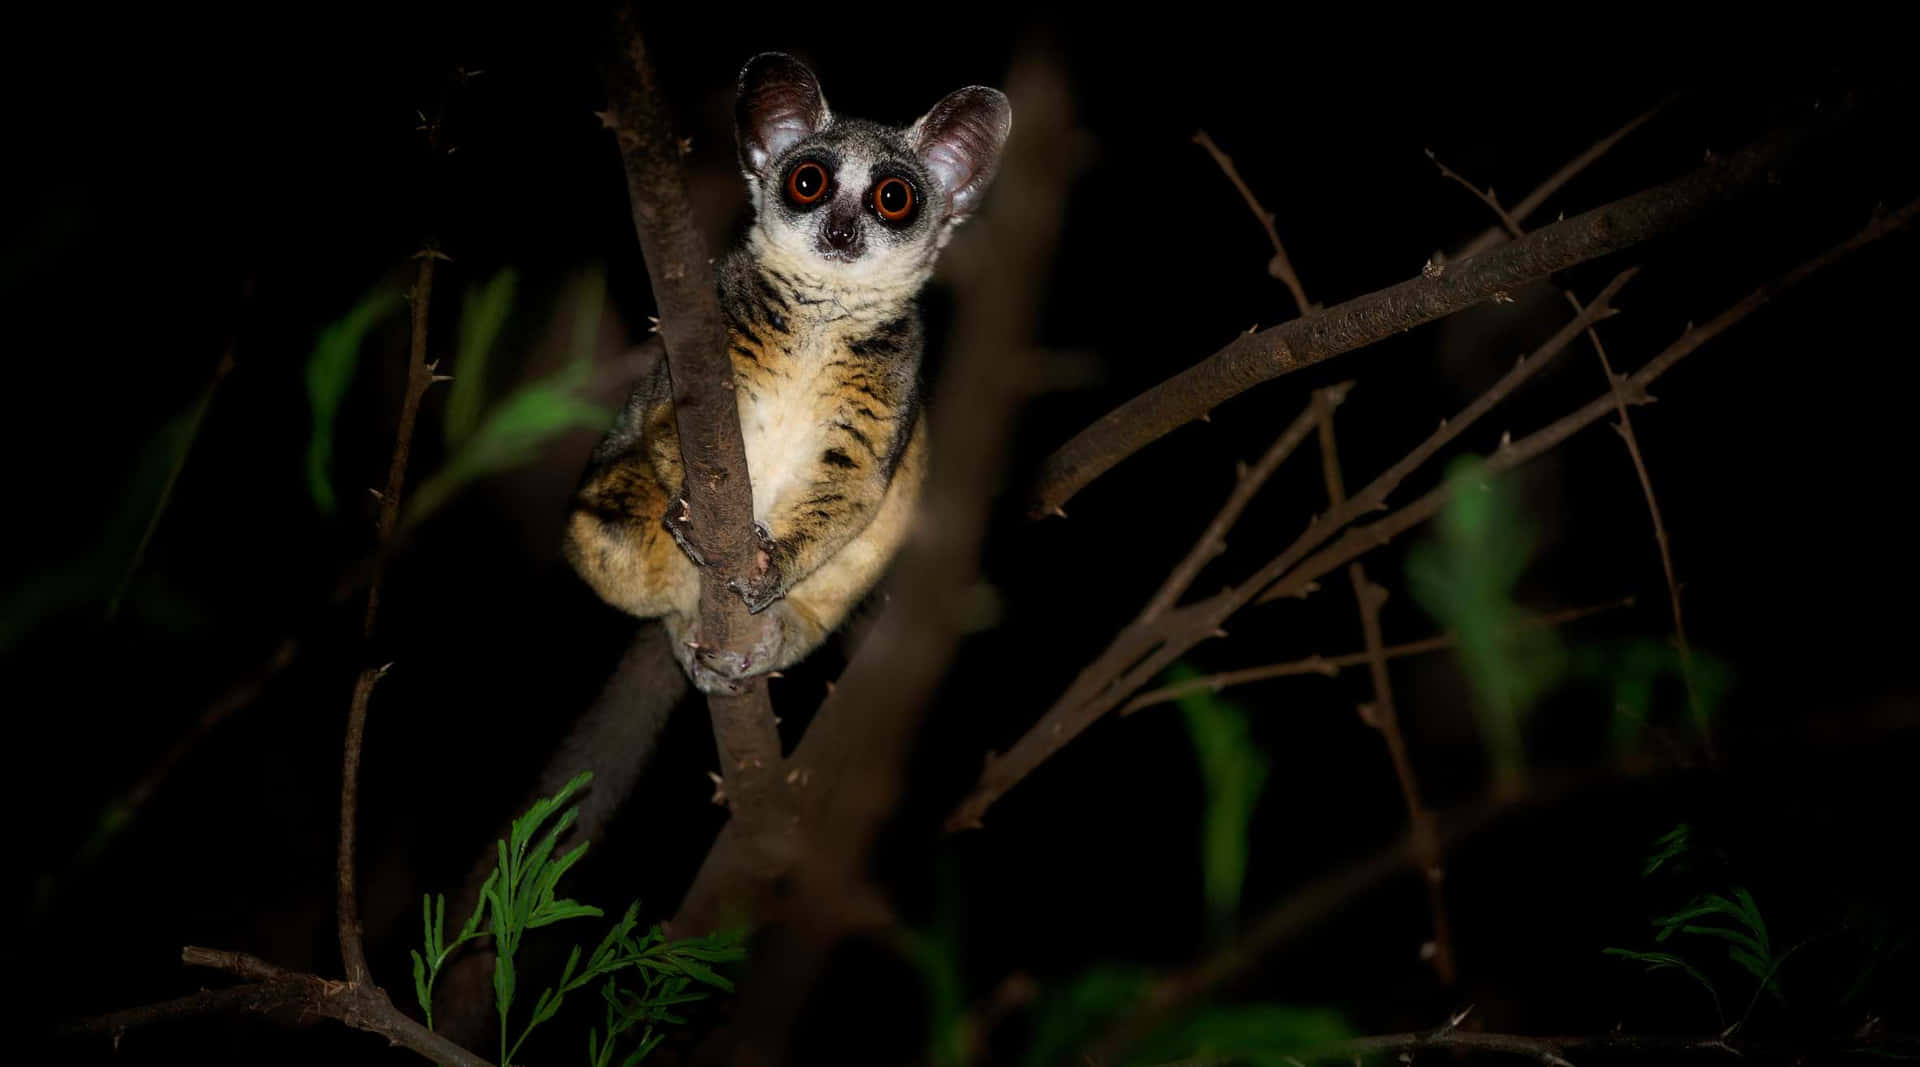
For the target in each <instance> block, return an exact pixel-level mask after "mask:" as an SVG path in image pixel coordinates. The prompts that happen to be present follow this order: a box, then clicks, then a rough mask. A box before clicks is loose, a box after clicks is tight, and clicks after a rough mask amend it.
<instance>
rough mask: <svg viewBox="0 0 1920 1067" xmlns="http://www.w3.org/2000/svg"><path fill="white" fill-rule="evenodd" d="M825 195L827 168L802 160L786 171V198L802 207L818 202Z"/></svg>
mask: <svg viewBox="0 0 1920 1067" xmlns="http://www.w3.org/2000/svg"><path fill="white" fill-rule="evenodd" d="M825 195H827V168H825V167H823V166H821V165H820V164H818V163H815V162H814V161H812V160H810V159H809V160H804V161H802V162H800V163H797V164H795V165H794V168H793V169H792V170H790V171H788V172H787V199H788V200H791V201H793V202H794V203H795V204H798V205H800V206H802V207H805V206H806V205H808V204H815V203H819V201H820V198H821V197H823V196H825Z"/></svg>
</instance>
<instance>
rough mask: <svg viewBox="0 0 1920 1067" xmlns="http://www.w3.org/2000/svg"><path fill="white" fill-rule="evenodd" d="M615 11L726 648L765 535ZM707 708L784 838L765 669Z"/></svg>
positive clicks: (742, 800) (637, 57)
mask: <svg viewBox="0 0 1920 1067" xmlns="http://www.w3.org/2000/svg"><path fill="white" fill-rule="evenodd" d="M616 20H617V33H618V37H619V42H620V47H621V54H620V56H619V57H618V58H617V59H616V60H615V61H614V62H613V63H611V64H610V65H609V67H608V77H607V80H608V95H609V97H610V102H609V104H608V106H607V110H606V112H605V113H603V116H602V118H603V119H604V121H605V122H606V123H607V125H608V126H609V127H610V128H611V129H612V130H613V132H614V136H615V138H616V139H617V140H618V142H619V145H620V158H621V162H622V163H623V164H624V165H625V167H626V172H627V193H628V196H629V198H630V200H631V201H632V206H633V227H634V231H635V232H636V233H637V234H638V235H639V238H640V251H641V254H642V255H643V256H644V257H645V259H646V264H647V279H648V281H649V282H651V283H652V287H653V297H654V302H655V304H657V305H658V307H659V311H660V337H661V340H662V341H663V342H665V344H666V350H667V367H668V371H669V374H670V375H671V377H672V380H673V411H674V422H675V425H676V426H677V428H678V430H679V435H680V453H681V457H682V460H683V461H684V464H685V467H686V471H687V496H688V504H689V506H690V508H691V512H692V516H693V535H694V536H695V537H696V538H698V539H699V540H700V541H701V542H702V543H701V545H700V548H701V551H702V553H703V554H704V555H705V556H706V558H707V560H708V565H707V566H705V567H703V568H701V570H700V620H699V625H698V628H697V630H696V633H698V635H699V640H700V642H701V643H702V644H704V645H709V646H712V647H715V648H722V649H731V648H734V647H735V645H736V644H737V643H738V642H739V641H741V640H743V639H744V638H745V636H746V635H747V633H748V632H749V627H748V613H747V606H746V603H745V601H743V600H742V599H741V598H740V597H739V596H737V595H736V594H734V593H733V592H731V591H729V590H728V588H727V580H728V579H729V578H731V577H738V576H744V575H745V574H747V573H748V569H749V568H750V567H751V566H752V562H753V556H754V552H755V551H756V549H757V547H758V541H757V540H756V539H755V537H754V534H753V489H752V485H751V482H750V481H749V477H748V471H747V454H746V445H745V444H744V442H743V439H742V438H741V435H740V416H739V409H738V406H737V402H736V400H735V398H734V392H733V366H732V363H731V361H730V359H729V358H728V356H727V349H726V323H725V320H724V319H723V318H722V317H721V313H720V299H719V295H718V293H717V291H716V290H715V288H714V279H713V268H712V260H711V259H710V257H709V256H708V254H707V247H706V241H705V240H704V239H703V238H702V237H701V235H700V231H699V229H698V228H697V227H696V226H695V225H694V219H693V210H692V208H691V207H690V206H689V204H688V201H687V176H686V171H685V168H684V167H683V166H682V164H681V161H680V142H679V140H678V138H676V137H675V136H674V133H673V127H672V121H671V118H670V116H669V114H668V112H667V107H666V103H665V99H664V97H663V96H662V95H661V92H660V87H659V85H658V83H657V81H656V79H655V75H654V71H653V65H652V62H651V61H650V60H649V59H648V56H647V46H646V41H645V39H644V38H643V37H642V35H641V33H640V29H639V27H638V25H637V24H636V22H635V16H634V14H633V12H632V11H631V10H630V9H629V8H628V7H627V6H626V5H622V6H621V7H620V10H619V13H618V14H617V15H616ZM707 707H708V711H709V712H710V713H711V715H712V718H713V734H714V740H715V742H716V743H717V744H718V746H719V750H720V773H721V774H722V775H723V776H724V779H725V786H724V793H725V796H726V798H727V804H728V807H729V809H730V810H731V811H732V812H733V814H734V817H735V818H736V819H737V820H741V821H743V822H744V823H745V824H746V825H747V827H748V828H749V830H750V831H751V834H750V838H751V841H750V844H751V845H752V847H753V850H754V851H756V852H764V851H769V850H772V849H775V848H778V847H780V846H779V840H780V837H781V835H783V834H784V832H785V826H784V825H783V824H784V823H785V822H786V820H784V819H781V818H779V817H778V812H777V811H776V810H775V809H776V808H778V807H781V806H783V805H782V804H780V803H779V796H778V794H779V793H780V792H782V790H783V788H784V786H783V784H782V781H781V774H782V767H781V753H780V734H779V730H778V729H777V728H776V726H775V724H774V718H773V705H772V704H771V703H770V702H769V700H768V698H767V683H766V680H765V679H764V678H756V679H754V680H752V681H750V682H747V683H745V684H743V685H742V687H741V689H740V691H739V692H737V693H731V694H729V693H713V694H710V695H709V696H708V698H707ZM736 834H737V831H736Z"/></svg>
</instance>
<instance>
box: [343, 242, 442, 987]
mask: <svg viewBox="0 0 1920 1067" xmlns="http://www.w3.org/2000/svg"><path fill="white" fill-rule="evenodd" d="M414 258H415V259H417V260H418V261H419V263H420V266H419V269H418V271H417V273H416V274H415V275H414V280H413V290H412V292H411V293H409V294H408V297H407V299H408V302H409V303H410V304H411V305H412V308H413V316H412V329H411V341H410V343H409V346H408V354H407V388H406V392H405V394H404V395H403V396H402V398H401V401H400V425H399V427H398V429H396V430H395V431H394V440H393V458H392V459H391V460H390V461H389V462H388V464H387V486H386V489H385V490H384V491H382V492H381V493H380V494H379V496H380V519H379V526H378V529H379V543H378V544H377V545H376V546H375V549H374V563H373V576H372V577H371V578H370V579H369V580H368V582H367V611H366V615H365V616H364V618H363V621H362V624H361V633H362V635H363V636H365V637H372V636H373V628H374V623H375V621H376V620H377V618H378V617H379V612H380V587H381V582H382V580H383V579H384V578H385V577H386V571H387V563H388V561H389V559H391V557H392V551H393V532H394V529H395V528H396V527H397V526H398V524H399V518H400V495H401V492H402V490H403V489H404V488H405V486H406V482H407V459H408V457H409V456H410V455H411V454H412V452H413V428H414V425H415V424H416V423H417V422H418V420H419V415H420V400H421V398H422V397H424V396H426V394H427V390H428V388H430V387H431V386H432V385H433V371H434V364H433V363H430V362H428V361H427V319H428V313H429V311H430V309H431V306H432V300H433V265H434V261H436V260H439V259H444V258H446V257H445V256H443V255H441V254H440V253H439V252H438V251H435V250H434V249H431V248H429V249H426V250H424V251H422V252H420V253H418V254H417V255H416V256H415V257H414ZM387 666H391V664H388V665H387ZM386 672H387V667H386V666H380V667H375V666H368V667H364V668H362V669H361V671H360V674H359V677H357V678H355V679H354V683H353V700H352V701H351V702H350V703H349V704H348V705H347V738H346V748H345V752H344V754H343V755H342V757H341V761H340V845H339V850H338V853H337V855H336V858H335V865H336V868H337V871H336V874H337V875H338V882H339V886H338V896H339V908H338V912H339V914H338V920H339V926H340V931H339V932H340V959H341V961H342V962H343V963H344V964H345V966H346V971H347V981H348V982H349V983H351V984H353V985H356V986H359V985H365V986H371V985H372V984H373V976H372V974H371V973H369V971H368V970H367V953H366V946H365V945H364V943H363V942H362V939H361V936H360V900H359V891H358V888H357V886H358V875H357V873H356V872H355V869H354V828H355V826H356V825H357V824H358V820H359V809H360V746H361V742H362V741H363V740H364V739H365V737H366V732H367V706H368V705H369V704H370V703H371V702H372V700H373V687H374V686H375V685H376V684H377V683H378V682H379V681H380V678H381V677H382V676H383V675H385V674H386Z"/></svg>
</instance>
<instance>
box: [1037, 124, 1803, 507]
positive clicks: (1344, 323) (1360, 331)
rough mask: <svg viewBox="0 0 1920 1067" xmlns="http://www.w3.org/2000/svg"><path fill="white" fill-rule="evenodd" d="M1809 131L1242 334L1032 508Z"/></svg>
mask: <svg viewBox="0 0 1920 1067" xmlns="http://www.w3.org/2000/svg"><path fill="white" fill-rule="evenodd" d="M1806 132H1807V131H1806V130H1804V129H1798V128H1796V129H1793V130H1789V131H1785V132H1782V133H1778V134H1775V135H1773V136H1771V137H1768V138H1766V139H1764V140H1761V141H1759V142H1757V143H1755V144H1753V145H1751V146H1749V147H1748V148H1746V149H1744V150H1743V151H1740V152H1738V153H1735V154H1734V155H1732V156H1729V157H1726V158H1724V159H1716V160H1714V161H1713V162H1711V163H1709V164H1707V165H1706V166H1704V167H1702V168H1700V169H1699V170H1697V171H1694V172H1693V173H1691V174H1689V175H1687V176H1685V177H1683V178H1680V179H1677V180H1675V181H1671V182H1668V183H1666V184H1665V185H1659V186H1655V187H1654V188H1652V189H1648V190H1646V191H1644V192H1641V193H1637V194H1635V195H1633V196H1629V197H1626V198H1625V199H1621V200H1616V201H1614V202H1613V203H1610V204H1606V205H1604V206H1601V207H1598V208H1595V209H1593V210H1591V211H1588V212H1586V213H1585V214H1583V215H1579V216H1576V217H1574V218H1571V219H1567V220H1565V221H1562V222H1557V223H1554V224H1553V225H1551V226H1547V227H1544V228H1542V229H1540V230H1537V231H1535V232H1534V233H1533V234H1531V235H1529V236H1528V237H1527V238H1525V239H1524V240H1520V241H1514V242H1512V243H1510V244H1507V245H1504V246H1502V247H1499V248H1494V249H1490V250H1488V251H1486V252H1484V253H1482V254H1480V255H1476V256H1473V257H1471V258H1469V259H1464V260H1459V261H1456V262H1452V263H1447V264H1444V265H1440V264H1429V266H1428V268H1427V269H1426V270H1425V271H1423V272H1422V273H1421V275H1420V276H1419V277H1416V278H1413V279H1411V280H1409V281H1404V282H1401V283H1400V284H1398V285H1394V286H1391V287H1389V288H1386V289H1382V290H1380V291H1378V292H1375V293H1369V294H1368V295H1366V296H1361V297H1356V298H1354V299H1352V300H1348V301H1346V302H1345V303H1342V304H1338V305H1335V306H1333V307H1330V308H1327V309H1325V310H1323V311H1319V312H1315V313H1313V314H1311V315H1307V316H1304V317H1302V318H1299V319H1295V320H1293V321H1291V322H1287V323H1284V324H1282V325H1280V326H1275V327H1272V328H1270V329H1266V330H1260V331H1258V332H1255V333H1249V334H1243V335H1241V336H1240V337H1237V338H1235V339H1234V340H1233V342H1232V343H1231V344H1229V345H1227V346H1226V347H1225V348H1223V349H1221V350H1220V351H1218V352H1215V353H1214V354H1213V355H1211V356H1208V357H1207V358H1205V359H1203V360H1201V361H1200V362H1199V363H1196V364H1194V365H1193V366H1191V367H1188V368H1187V369H1186V370H1183V371H1181V372H1180V373H1179V374H1176V375H1174V376H1173V377H1172V378H1169V379H1167V380H1166V381H1164V382H1162V383H1160V384H1159V385H1157V386H1154V387H1153V388H1151V389H1149V390H1147V391H1146V392H1144V393H1142V394H1140V395H1139V396H1136V397H1134V398H1133V399H1132V400H1129V401H1127V402H1126V403H1124V404H1122V405H1120V406H1119V407H1118V408H1115V409H1114V410H1113V411H1111V412H1108V413H1107V414H1106V415H1104V416H1102V417H1101V418H1100V419H1099V420H1098V421H1096V422H1095V423H1094V424H1093V425H1091V426H1089V427H1087V428H1086V429H1085V430H1082V431H1081V432H1080V433H1079V434H1077V435H1076V436H1075V437H1074V438H1073V439H1072V440H1070V441H1068V442H1067V443H1066V444H1064V445H1062V446H1060V448H1058V449H1057V450H1055V451H1054V453H1053V454H1052V455H1051V456H1049V457H1047V460H1046V462H1045V463H1044V464H1043V465H1042V467H1041V471H1040V476H1039V479H1038V484H1037V486H1036V488H1035V489H1034V493H1033V499H1032V504H1031V508H1030V511H1031V513H1032V514H1033V515H1035V516H1040V515H1047V514H1051V513H1054V512H1056V511H1058V510H1059V509H1060V507H1061V505H1063V504H1065V503H1066V502H1067V500H1069V499H1071V498H1072V497H1073V495H1074V494H1075V493H1077V492H1079V491H1080V490H1081V489H1082V488H1084V487H1085V486H1086V485H1087V483H1089V482H1091V481H1093V480H1094V479H1095V478H1097V477H1099V476H1100V475H1101V474H1104V473H1105V472H1106V471H1108V470H1109V469H1111V468H1112V467H1113V466H1114V465H1115V464H1117V463H1119V462H1120V461H1121V460H1123V459H1126V458H1127V457H1128V456H1131V455H1132V454H1133V453H1135V452H1137V451H1139V450H1140V449H1141V448H1144V447H1146V446H1147V445H1148V444H1151V443H1152V442H1154V441H1156V440H1158V439H1159V438H1160V437H1162V436H1164V435H1165V434H1167V433H1168V432H1170V431H1172V430H1173V429H1175V428H1177V427H1179V426H1181V425H1183V424H1185V423H1187V422H1189V421H1191V420H1193V419H1196V418H1199V417H1200V416H1202V415H1204V414H1206V413H1207V412H1209V411H1211V410H1213V409H1214V408H1215V407H1217V406H1218V405H1220V404H1221V403H1222V402H1224V401H1226V400H1228V399H1231V398H1232V397H1234V396H1237V395H1239V394H1240V393H1243V392H1245V391H1246V390H1248V389H1250V388H1252V387H1254V386H1255V385H1258V384H1260V383H1262V382H1266V381H1270V380H1272V379H1274V378H1278V377H1280V376H1282V375H1285V374H1290V373H1292V372H1294V371H1297V370H1300V369H1301V368H1303V367H1308V366H1311V365H1313V364H1315V363H1319V362H1321V361H1322V360H1326V359H1329V358H1332V357H1334V356H1337V355H1341V354H1343V353H1346V352H1351V351H1353V350H1354V349H1357V348H1362V347H1364V346H1366V345H1370V344H1373V343H1374V342H1376V341H1380V340H1383V339H1385V338H1388V337H1391V336H1393V335H1395V334H1398V333H1401V332H1403V331H1405V330H1408V329H1411V328H1413V327H1415V326H1418V325H1421V324H1422V323H1427V322H1432V321H1433V320H1435V319H1439V318H1444V317H1445V316H1448V315H1451V314H1453V313H1455V312H1457V311H1461V310H1463V309H1465V308H1468V307H1471V306H1473V305H1474V304H1478V303H1480V302H1482V301H1487V300H1495V299H1499V298H1500V297H1502V296H1503V295H1504V294H1506V293H1509V292H1512V291H1513V290H1515V289H1518V288H1519V287H1521V286H1522V285H1525V284H1527V283H1528V282H1532V281H1537V280H1538V279H1540V278H1544V277H1546V276H1547V275H1549V274H1552V273H1554V272H1555V271H1560V270H1565V269H1566V268H1568V267H1571V266H1574V265H1575V264H1578V263H1584V262H1586V261H1588V260H1590V259H1595V258H1597V257H1599V256H1603V255H1606V254H1608V253H1611V252H1618V251H1620V250H1622V249H1625V248H1631V247H1633V246H1634V245H1637V244H1640V243H1642V242H1644V241H1647V240H1650V239H1652V238H1654V237H1657V236H1659V235H1661V234H1664V233H1667V232H1669V231H1671V230H1674V229H1676V228H1678V227H1680V226H1682V225H1684V224H1686V223H1688V222H1690V221H1692V220H1693V219H1694V218H1696V217H1698V216H1699V215H1700V214H1701V213H1703V212H1704V211H1705V210H1706V209H1707V208H1709V207H1712V206H1714V205H1716V204H1719V203H1721V202H1723V201H1725V200H1728V199H1730V198H1731V197H1732V196H1733V195H1734V194H1736V193H1739V192H1742V191H1744V190H1747V189H1750V188H1753V187H1755V186H1759V185H1762V184H1764V183H1765V182H1766V181H1767V180H1768V179H1769V177H1770V176H1771V175H1772V174H1773V169H1774V167H1776V166H1777V165H1778V164H1779V163H1781V162H1782V161H1783V160H1785V159H1786V158H1787V157H1788V156H1789V155H1790V154H1791V153H1792V151H1793V150H1794V149H1795V148H1796V147H1797V146H1799V145H1800V144H1801V143H1802V141H1803V140H1804V139H1805V135H1806Z"/></svg>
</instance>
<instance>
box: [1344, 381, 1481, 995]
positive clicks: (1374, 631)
mask: <svg viewBox="0 0 1920 1067" xmlns="http://www.w3.org/2000/svg"><path fill="white" fill-rule="evenodd" d="M1340 399H1341V397H1340V396H1339V395H1335V394H1332V393H1330V392H1329V391H1328V390H1324V389H1320V390H1315V391H1314V394H1313V403H1314V407H1315V408H1316V409H1317V410H1319V411H1320V412H1321V417H1320V467H1321V474H1322V476H1323V478H1324V479H1325V481H1326V485H1327V506H1328V507H1329V508H1334V509H1337V508H1339V507H1340V506H1341V505H1343V504H1345V503H1346V502H1347V489H1346V479H1345V478H1344V477H1343V476H1342V475H1341V473H1340V450H1339V445H1338V443H1337V442H1336V441H1335V439H1334V433H1333V408H1334V405H1336V404H1338V403H1339V402H1340ZM1347 578H1348V580H1349V581H1350V582H1351V583H1352V584H1353V596H1354V600H1355V601H1356V602H1357V603H1358V604H1359V607H1360V631H1361V634H1362V636H1363V637H1364V638H1365V640H1366V645H1367V666H1368V671H1369V674H1370V675H1371V676H1372V681H1373V702H1372V703H1371V704H1368V705H1364V706H1363V707H1362V708H1361V718H1362V719H1363V720H1365V721H1366V723H1367V725H1369V726H1371V727H1373V728H1374V729H1376V730H1378V731H1380V736H1381V738H1382V739H1383V740H1384V741H1386V743H1387V754H1388V756H1389V758H1391V760H1392V761H1393V776H1394V778H1395V779H1396V780H1397V781H1398V782H1399V784H1400V797H1401V799H1402V800H1404V801H1405V802H1406V805H1407V827H1408V832H1409V833H1410V834H1411V835H1412V839H1413V862H1414V865H1415V866H1416V867H1417V868H1419V870H1420V874H1421V876H1422V878H1423V880H1424V881H1425V882H1426V884H1427V902H1428V905H1429V910H1430V911H1431V913H1432V916H1433V969H1434V973H1435V974H1437V975H1438V976H1439V978H1440V984H1441V985H1443V986H1449V987H1451V986H1452V985H1453V982H1454V967H1453V937H1452V934H1451V933H1450V924H1449V923H1448V922H1447V902H1446V892H1445V889H1444V886H1443V885H1442V881H1443V878H1444V874H1445V871H1444V869H1443V868H1442V867H1441V865H1440V845H1439V841H1438V839H1437V838H1436V837H1435V835H1434V815H1433V812H1432V810H1431V809H1429V808H1428V807H1427V806H1426V804H1425V802H1423V801H1422V800H1421V799H1420V782H1419V779H1417V778H1415V777H1414V773H1413V759H1412V757H1411V756H1409V755H1408V753H1407V742H1406V737H1405V735H1403V734H1402V733H1401V732H1400V718H1399V713H1398V712H1397V711H1396V710H1395V709H1394V704H1393V683H1392V681H1391V680H1390V679H1389V677H1388V675H1387V654H1386V641H1385V639H1384V638H1383V637H1382V636H1381V630H1380V608H1381V607H1382V606H1383V605H1385V604H1386V602H1387V591H1386V589H1385V588H1383V587H1382V586H1380V585H1378V584H1376V583H1374V582H1373V581H1371V580H1369V579H1368V578H1367V572H1366V568H1364V567H1362V566H1361V565H1360V562H1359V561H1358V560H1355V561H1354V562H1352V563H1350V564H1348V565H1347Z"/></svg>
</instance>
